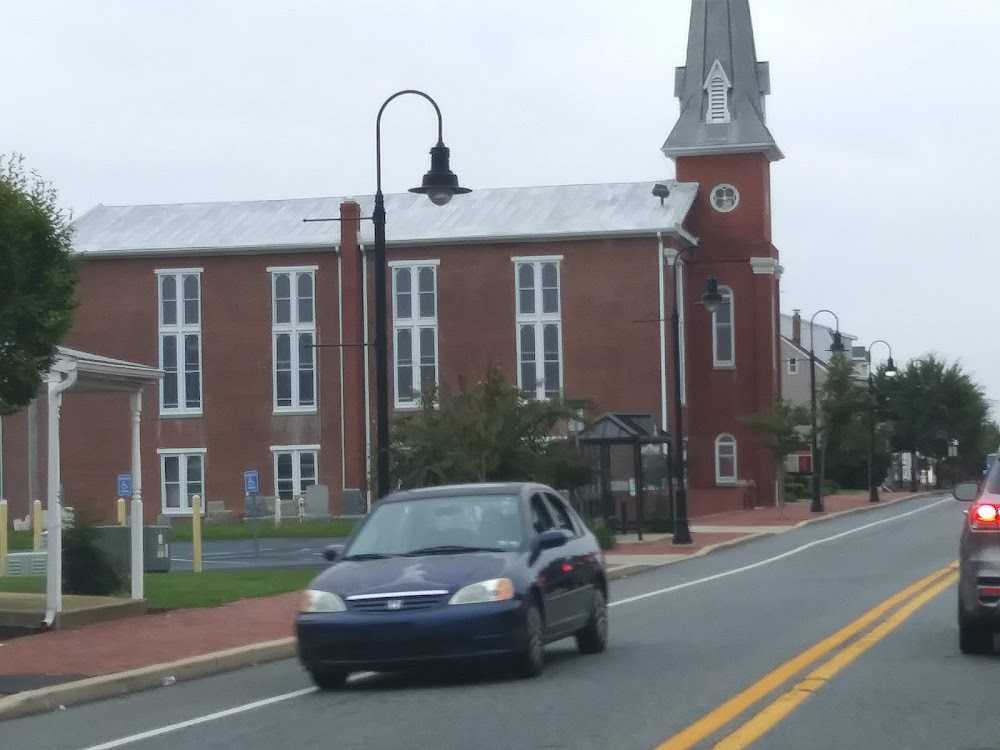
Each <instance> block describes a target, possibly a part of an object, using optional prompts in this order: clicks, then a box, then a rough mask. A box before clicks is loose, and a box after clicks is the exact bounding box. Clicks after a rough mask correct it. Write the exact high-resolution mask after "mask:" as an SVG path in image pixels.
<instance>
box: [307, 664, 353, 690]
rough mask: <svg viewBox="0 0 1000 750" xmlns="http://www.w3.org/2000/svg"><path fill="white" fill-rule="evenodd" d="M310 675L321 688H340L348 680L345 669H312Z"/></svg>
mask: <svg viewBox="0 0 1000 750" xmlns="http://www.w3.org/2000/svg"><path fill="white" fill-rule="evenodd" d="M309 676H310V677H312V681H313V682H314V683H315V684H316V687H318V688H319V689H320V690H339V689H340V688H342V687H344V683H346V682H347V671H346V670H343V669H310V670H309Z"/></svg>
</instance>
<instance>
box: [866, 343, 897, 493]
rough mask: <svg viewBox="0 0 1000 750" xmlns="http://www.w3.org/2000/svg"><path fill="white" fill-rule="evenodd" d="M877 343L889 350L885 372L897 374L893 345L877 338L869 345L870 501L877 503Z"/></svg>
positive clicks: (889, 374)
mask: <svg viewBox="0 0 1000 750" xmlns="http://www.w3.org/2000/svg"><path fill="white" fill-rule="evenodd" d="M875 344H885V348H886V349H888V350H889V360H888V361H887V362H886V365H885V374H886V375H887V376H888V377H892V376H893V375H895V374H896V365H895V364H893V361H892V347H891V346H890V345H889V342H887V341H884V340H882V339H876V340H875V341H873V342H872V343H871V344H870V345H869V347H868V401H869V409H868V502H870V503H877V502H879V500H880V498H879V496H878V480H877V478H876V477H875V374H874V373H873V372H872V347H873V346H875Z"/></svg>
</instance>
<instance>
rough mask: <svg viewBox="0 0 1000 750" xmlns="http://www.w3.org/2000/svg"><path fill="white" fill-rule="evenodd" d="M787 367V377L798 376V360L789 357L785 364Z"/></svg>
mask: <svg viewBox="0 0 1000 750" xmlns="http://www.w3.org/2000/svg"><path fill="white" fill-rule="evenodd" d="M785 364H786V365H787V366H788V369H787V372H788V374H789V375H798V374H799V358H798V357H789V358H788V362H786V363H785Z"/></svg>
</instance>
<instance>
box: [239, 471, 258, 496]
mask: <svg viewBox="0 0 1000 750" xmlns="http://www.w3.org/2000/svg"><path fill="white" fill-rule="evenodd" d="M243 489H244V491H245V492H246V493H247V494H248V495H256V494H257V493H258V492H260V476H259V475H258V474H257V470H256V469H251V470H250V471H244V472H243Z"/></svg>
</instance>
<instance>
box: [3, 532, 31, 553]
mask: <svg viewBox="0 0 1000 750" xmlns="http://www.w3.org/2000/svg"><path fill="white" fill-rule="evenodd" d="M7 545H8V547H7V548H8V549H9V550H10V551H11V552H19V551H22V550H30V549H31V532H30V531H11V532H9V536H8V537H7Z"/></svg>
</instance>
